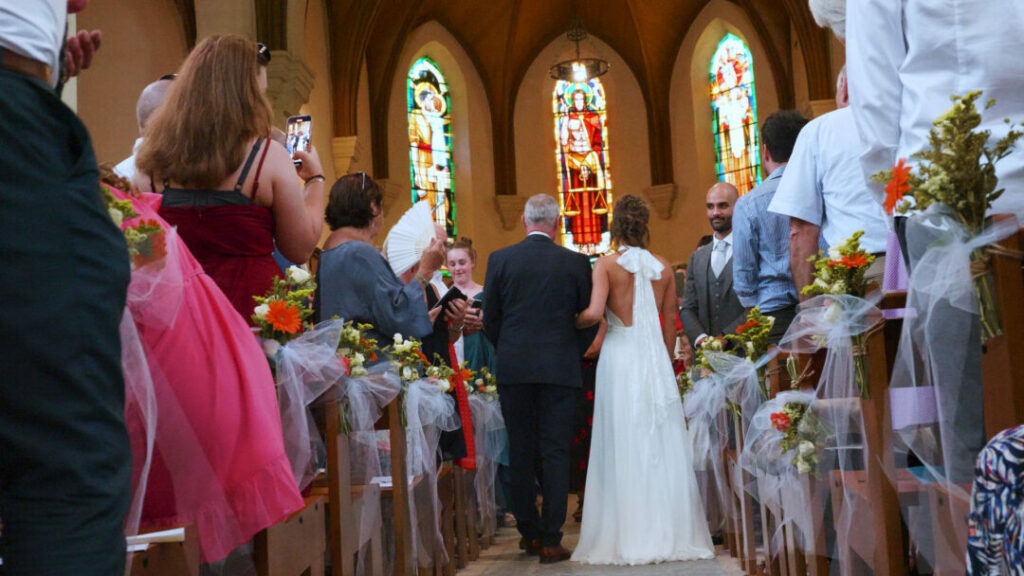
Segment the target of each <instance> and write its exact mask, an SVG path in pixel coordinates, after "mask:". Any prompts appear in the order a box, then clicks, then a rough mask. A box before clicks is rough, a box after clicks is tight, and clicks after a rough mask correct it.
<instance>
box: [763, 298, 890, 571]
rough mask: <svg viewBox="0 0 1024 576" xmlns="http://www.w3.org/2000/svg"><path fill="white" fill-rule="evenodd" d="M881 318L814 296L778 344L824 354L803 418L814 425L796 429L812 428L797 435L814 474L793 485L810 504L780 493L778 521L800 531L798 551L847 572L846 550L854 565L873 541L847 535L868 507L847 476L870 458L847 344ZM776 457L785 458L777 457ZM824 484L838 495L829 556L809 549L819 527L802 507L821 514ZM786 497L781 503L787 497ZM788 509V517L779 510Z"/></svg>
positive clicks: (862, 302) (871, 305)
mask: <svg viewBox="0 0 1024 576" xmlns="http://www.w3.org/2000/svg"><path fill="white" fill-rule="evenodd" d="M881 318H882V313H881V311H880V310H879V309H878V308H877V307H876V306H875V302H873V301H870V300H866V299H864V298H860V297H857V296H852V295H849V294H834V295H831V294H830V295H822V296H815V297H814V298H811V299H810V300H807V301H805V302H803V303H801V304H800V311H799V313H798V314H797V316H796V318H794V320H793V323H792V324H790V327H789V329H788V330H787V331H786V334H785V335H784V336H783V337H782V340H781V341H780V342H779V349H780V350H784V351H786V352H788V353H791V354H794V353H796V354H814V353H815V352H817V351H818V350H820V349H822V348H825V349H827V353H826V355H825V363H824V366H823V367H822V371H821V376H820V378H819V379H818V386H817V389H816V390H815V393H814V398H813V399H812V401H811V402H810V404H809V406H808V409H807V411H808V412H809V413H811V414H813V417H814V419H813V420H809V419H807V418H804V420H803V421H802V424H803V423H808V422H812V421H813V422H815V424H816V426H817V428H816V429H815V430H810V429H804V430H800V434H801V435H803V436H806V437H807V439H809V440H812V441H813V442H814V443H815V444H816V445H817V448H816V450H815V453H816V455H817V462H816V469H815V470H813V471H812V472H813V473H814V474H815V475H814V476H813V477H809V478H808V480H809V482H806V483H801V484H800V486H801V487H802V489H806V490H808V491H811V490H812V489H811V488H810V484H811V483H815V484H816V488H817V489H816V490H814V491H815V492H816V494H817V497H818V498H819V499H820V500H819V501H817V502H811V494H803V495H802V497H799V496H797V495H795V494H791V493H789V492H788V491H783V493H782V496H783V498H784V500H783V508H784V513H783V516H781V518H782V519H783V521H792V522H793V523H795V525H797V526H798V527H800V528H801V532H802V536H803V546H804V550H805V551H806V552H808V553H813V554H816V555H822V554H826V553H828V554H829V555H831V556H832V557H835V558H838V559H839V560H840V563H841V565H843V566H846V567H849V566H850V564H849V562H850V560H851V559H850V558H849V557H848V556H847V553H846V551H848V550H850V549H853V550H855V551H856V552H857V553H858V555H860V556H861V557H862V558H872V557H873V546H874V544H873V540H872V535H871V534H870V532H871V531H870V530H854V529H853V528H854V526H870V525H871V523H870V519H871V515H870V514H871V509H870V507H869V505H868V504H869V503H868V502H867V501H866V500H865V499H863V498H859V497H858V496H857V491H856V488H855V484H856V483H857V482H859V481H860V479H859V478H857V477H856V475H855V474H854V473H862V471H863V470H864V465H865V463H866V462H872V460H871V459H872V458H875V459H877V458H878V455H872V454H868V453H867V452H868V448H867V444H866V443H865V441H864V421H863V417H862V414H861V391H860V389H859V387H858V384H857V378H856V376H855V373H856V367H855V360H854V356H855V354H856V355H861V354H863V352H864V351H863V349H855V347H854V345H853V340H854V337H859V338H860V339H863V340H866V339H867V338H866V336H867V334H868V333H869V332H870V331H871V330H876V329H879V328H880V327H881V326H882V324H881V323H880V322H881ZM783 458H786V457H785V456H784V457H783ZM829 479H832V484H833V485H834V486H836V487H837V489H838V490H839V491H840V492H841V494H842V498H841V503H840V508H839V509H838V510H835V509H834V510H833V511H832V514H833V522H834V525H835V530H836V534H835V538H836V540H837V542H839V543H840V545H839V546H835V547H833V546H830V547H829V548H830V550H828V551H825V550H818V549H816V546H815V545H814V542H815V541H820V540H823V539H819V538H817V537H816V535H815V534H814V533H813V530H814V528H810V527H808V525H809V524H813V525H815V526H817V527H818V528H817V529H819V530H821V529H824V525H823V520H822V519H821V518H820V516H818V515H817V512H815V513H814V514H815V516H816V517H812V516H811V512H810V510H808V509H806V508H805V507H804V506H805V504H809V505H810V506H813V507H817V508H811V510H816V509H821V510H824V508H825V506H826V502H825V501H824V500H825V499H827V496H828V494H829ZM787 494H788V496H787ZM790 506H795V509H794V511H793V512H792V513H791V511H790V510H785V509H786V508H787V507H790Z"/></svg>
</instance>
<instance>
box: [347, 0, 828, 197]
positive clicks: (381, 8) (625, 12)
mask: <svg viewBox="0 0 1024 576" xmlns="http://www.w3.org/2000/svg"><path fill="white" fill-rule="evenodd" d="M709 1H710V0H589V1H587V2H582V1H579V0H488V1H487V2H481V1H479V0H330V2H329V4H330V7H331V9H330V13H331V21H332V27H331V29H332V32H333V33H332V39H331V43H332V54H333V59H334V64H333V67H334V73H335V83H334V85H335V87H336V90H337V91H339V94H337V95H336V103H335V108H336V112H337V113H336V114H335V128H336V134H335V135H337V136H344V135H353V134H354V133H355V127H356V123H355V109H356V98H355V96H356V90H357V88H356V87H357V85H358V78H359V70H360V66H361V65H362V62H363V58H364V57H365V61H366V65H367V73H368V81H369V91H370V100H371V106H372V110H373V113H374V115H375V118H374V122H373V125H374V137H373V141H374V171H375V172H376V173H377V175H378V176H381V177H385V176H386V175H387V160H386V158H385V155H386V152H384V151H383V150H382V149H381V148H380V146H381V145H380V144H378V143H379V142H380V141H381V138H380V137H382V136H384V134H383V131H385V130H386V128H378V126H385V127H386V126H387V118H386V115H387V114H388V112H387V105H386V104H387V102H388V101H389V99H390V90H391V80H392V78H394V75H395V73H396V70H397V68H398V67H399V66H398V64H399V62H398V61H397V58H398V54H400V53H401V52H402V51H403V48H404V43H405V41H406V39H407V38H408V35H409V33H410V32H411V31H413V30H414V29H416V28H417V27H418V26H420V25H422V24H423V23H425V22H428V21H432V20H435V21H437V22H439V23H440V24H441V25H442V26H444V27H445V29H446V30H448V31H449V32H450V33H451V35H452V36H453V37H454V38H456V39H457V41H458V42H459V44H460V45H461V46H462V47H463V49H464V50H465V52H466V53H467V54H468V55H469V57H470V59H471V60H472V61H473V63H474V65H475V66H476V68H477V73H478V74H479V76H480V78H481V79H482V81H483V83H484V87H485V89H486V92H487V98H488V101H489V103H490V106H491V112H492V131H493V136H494V158H495V174H496V177H497V179H498V182H497V189H496V193H498V194H513V193H514V191H515V189H516V187H515V159H514V155H513V154H512V151H513V149H514V141H515V137H514V130H515V126H514V117H513V108H514V103H515V100H516V94H517V91H518V89H519V85H520V84H521V82H522V80H523V76H524V75H525V74H526V71H527V70H528V69H529V67H530V65H531V64H532V63H533V61H534V59H535V58H536V56H537V55H538V54H540V53H541V51H542V50H543V49H544V48H545V47H546V46H547V45H549V44H550V43H551V42H552V40H554V39H555V38H557V37H559V36H560V35H563V34H564V33H565V31H566V28H567V27H568V22H569V19H570V17H571V16H573V15H578V16H579V17H580V18H581V19H582V21H583V24H584V27H585V28H586V29H587V30H588V32H589V33H591V34H593V35H594V36H595V37H598V38H601V39H602V40H603V41H604V42H605V43H607V44H608V45H609V46H611V47H612V48H613V49H614V50H615V52H616V53H617V54H619V55H620V56H621V58H622V60H623V61H624V62H625V64H626V65H627V66H628V67H629V68H630V69H631V70H632V72H633V75H634V76H635V77H636V79H637V81H638V82H639V83H640V86H641V89H642V91H643V93H644V98H645V101H646V103H647V114H648V126H649V127H650V130H649V141H650V154H651V176H652V182H653V183H654V184H660V183H667V182H671V181H672V180H673V161H672V155H673V152H672V137H671V133H670V132H671V131H670V129H669V128H668V126H669V124H670V118H671V115H670V112H669V110H670V108H671V106H670V104H671V100H670V96H669V92H670V87H671V75H672V71H673V68H674V66H675V59H676V57H677V55H678V52H679V47H680V45H681V43H682V41H683V39H684V38H685V36H686V34H687V33H688V32H689V31H690V27H691V26H692V24H693V22H694V21H695V20H696V19H697V16H698V15H699V14H700V12H701V11H702V10H703V9H704V7H705V6H706V5H707V4H708V2H709ZM728 1H729V2H730V3H731V4H734V5H736V6H739V7H741V8H743V9H744V10H745V11H746V12H747V13H748V14H751V15H752V16H751V18H750V20H751V21H752V23H753V25H754V27H755V29H756V31H757V37H758V41H759V42H760V43H761V44H763V45H764V46H765V51H766V53H767V57H768V59H769V60H770V61H771V65H772V71H773V75H774V76H775V77H776V78H778V79H779V84H780V85H783V84H786V85H788V87H785V88H780V94H779V101H780V102H781V103H787V104H788V103H790V102H792V100H793V97H792V94H791V92H792V86H791V85H792V81H791V78H792V71H791V64H790V62H791V60H792V58H791V41H790V20H791V19H793V27H794V30H795V31H796V33H797V36H798V39H799V41H800V43H801V46H803V49H804V52H805V54H807V53H809V52H814V51H817V52H820V53H821V54H815V55H813V56H812V57H811V58H805V64H806V66H807V68H808V78H809V85H810V87H811V97H812V98H818V97H822V96H819V95H820V94H821V93H824V94H826V96H824V97H827V95H828V94H830V90H831V88H830V85H831V79H829V78H828V75H829V74H828V53H827V36H826V35H824V34H818V32H819V31H818V30H817V29H816V27H815V26H814V23H813V19H811V18H810V14H809V12H808V10H807V7H806V5H805V2H806V0H728ZM552 64H554V62H552ZM822 70H824V73H823V74H822ZM787 90H788V92H787ZM379 115H384V117H383V118H381V117H379ZM378 132H380V133H379V134H378Z"/></svg>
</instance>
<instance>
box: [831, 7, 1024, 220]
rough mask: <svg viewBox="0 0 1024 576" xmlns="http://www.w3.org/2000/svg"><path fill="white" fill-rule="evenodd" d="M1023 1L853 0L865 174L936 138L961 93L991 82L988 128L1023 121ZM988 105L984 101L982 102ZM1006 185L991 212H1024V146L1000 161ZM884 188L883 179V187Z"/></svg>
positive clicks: (986, 95) (854, 102)
mask: <svg viewBox="0 0 1024 576" xmlns="http://www.w3.org/2000/svg"><path fill="white" fill-rule="evenodd" d="M1022 4H1024V3H1022V2H1021V1H1020V0H848V2H847V5H846V61H847V72H848V76H849V83H850V107H851V108H852V109H853V113H854V117H855V119H856V122H857V129H858V132H859V134H860V137H861V140H862V141H863V143H864V144H865V145H866V146H867V150H866V151H865V152H864V154H863V155H862V156H861V166H862V168H863V170H864V172H865V174H866V175H871V174H874V173H876V172H878V171H880V170H884V169H886V168H889V167H891V166H892V165H893V164H894V163H895V161H896V160H897V159H899V158H907V162H908V163H913V160H912V159H911V158H910V155H911V154H913V153H915V152H917V151H919V150H921V149H923V148H924V147H926V146H927V145H928V141H927V138H928V131H929V130H930V129H931V127H932V121H933V120H935V118H937V117H939V116H940V115H941V114H943V113H944V112H946V111H947V110H948V109H949V108H950V106H951V102H950V100H949V97H950V96H951V95H954V94H958V95H963V94H966V93H967V92H969V91H972V90H982V91H983V93H982V96H981V98H980V99H979V102H978V104H979V105H980V106H984V103H985V102H986V101H987V100H988V99H990V98H994V99H995V100H996V104H995V106H994V107H993V108H991V109H989V110H987V111H981V112H982V124H981V126H980V127H979V129H982V130H991V132H992V140H993V141H995V140H997V139H999V138H1001V137H1003V136H1004V135H1005V134H1006V132H1007V125H1006V124H1004V123H1003V119H1004V118H1009V119H1010V120H1012V121H1014V122H1018V123H1020V122H1022V121H1024V89H1022V88H1024V7H1022ZM980 106H979V107H980ZM997 174H998V176H999V179H1000V186H1002V187H1005V188H1006V193H1005V194H1004V195H1003V196H1002V197H1001V198H999V199H998V200H996V202H995V203H994V205H993V207H992V209H991V210H990V212H992V213H995V212H1017V213H1018V214H1019V215H1021V216H1024V147H1022V146H1021V145H1020V144H1018V146H1017V148H1016V150H1015V151H1014V152H1013V153H1012V154H1011V155H1010V156H1008V157H1007V158H1005V159H1003V160H1002V161H1001V162H1000V163H999V164H997ZM875 190H876V191H879V190H880V188H879V187H875Z"/></svg>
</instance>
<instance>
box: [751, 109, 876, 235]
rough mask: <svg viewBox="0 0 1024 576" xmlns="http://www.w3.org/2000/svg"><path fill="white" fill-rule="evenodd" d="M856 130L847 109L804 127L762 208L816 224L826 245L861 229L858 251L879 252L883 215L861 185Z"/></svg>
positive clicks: (861, 176)
mask: <svg viewBox="0 0 1024 576" xmlns="http://www.w3.org/2000/svg"><path fill="white" fill-rule="evenodd" d="M856 130H857V125H856V123H855V122H854V119H853V111H852V110H850V109H849V108H841V109H839V110H835V111H833V112H829V113H828V114H824V115H822V116H819V117H817V118H815V119H814V120H811V121H810V122H809V123H807V125H806V126H804V128H803V130H801V131H800V136H798V137H797V139H796V145H795V146H794V147H793V153H792V155H790V157H789V164H787V165H786V172H785V173H784V174H783V175H782V182H780V183H779V189H778V190H777V191H776V192H775V197H774V198H773V199H772V201H771V203H770V204H769V205H768V210H769V211H770V212H775V213H778V214H782V215H783V216H790V217H793V218H799V219H800V220H804V221H806V222H810V223H811V224H815V225H817V226H820V227H821V235H822V236H823V237H824V238H825V242H826V243H827V244H828V245H829V246H836V245H838V244H839V243H840V242H842V241H843V240H845V239H847V238H849V237H850V236H852V235H853V233H854V232H856V231H858V230H863V231H864V236H862V237H861V239H860V245H861V248H863V249H864V250H866V251H868V252H873V253H877V252H884V251H885V240H886V235H887V233H888V228H887V224H886V220H885V212H884V211H883V209H882V205H881V204H879V203H878V201H877V200H876V199H875V197H874V196H873V195H872V194H871V192H870V189H869V188H868V186H867V184H866V183H865V182H864V175H863V172H861V167H860V161H859V159H860V155H861V153H862V152H863V151H864V146H863V145H862V144H861V143H860V140H859V139H857V138H856V137H854V135H855V134H856Z"/></svg>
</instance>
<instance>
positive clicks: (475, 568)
mask: <svg viewBox="0 0 1024 576" xmlns="http://www.w3.org/2000/svg"><path fill="white" fill-rule="evenodd" d="M574 509H575V503H572V505H571V506H570V507H569V511H570V512H571V511H572V510H574ZM564 532H565V538H564V539H563V541H562V544H563V545H564V546H565V547H567V548H570V549H572V548H574V547H575V546H576V541H577V539H579V535H580V525H579V524H577V523H576V522H575V521H573V519H572V516H571V514H570V517H569V520H568V522H566V525H565V528H564ZM742 573H743V572H742V570H740V566H739V563H738V562H737V561H736V560H735V559H733V558H731V557H730V556H729V554H728V552H722V551H721V547H719V554H718V558H716V559H715V560H697V561H693V562H671V563H667V564H654V565H649V566H589V565H587V566H585V565H582V564H577V563H575V562H573V561H571V560H569V561H566V562H560V563H558V564H547V565H541V564H540V562H538V561H537V558H536V557H535V556H526V555H524V554H522V553H521V552H520V550H519V533H518V532H516V530H515V528H500V529H499V530H498V536H497V539H496V541H495V543H494V544H493V545H492V546H491V547H490V548H488V549H487V550H481V551H480V558H479V559H478V560H477V561H475V562H471V563H470V564H469V566H467V567H466V568H465V569H463V570H459V572H458V576H567V575H572V576H576V575H588V576H609V575H613V574H614V575H620V574H621V575H623V576H676V575H686V576H739V575H740V574H742Z"/></svg>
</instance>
